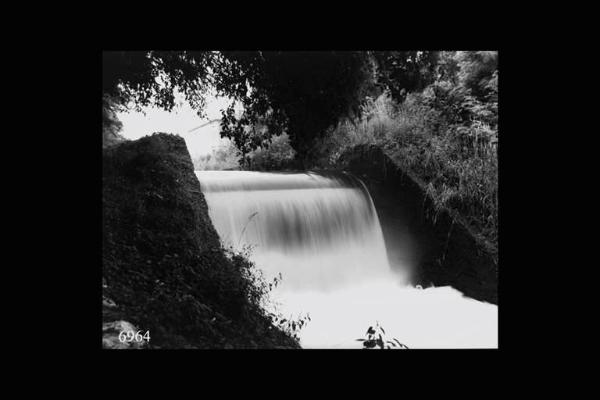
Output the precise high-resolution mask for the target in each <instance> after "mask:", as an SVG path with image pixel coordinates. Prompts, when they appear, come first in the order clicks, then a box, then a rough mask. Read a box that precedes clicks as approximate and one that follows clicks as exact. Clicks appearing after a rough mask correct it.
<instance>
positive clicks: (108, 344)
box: [102, 320, 148, 349]
mask: <svg viewBox="0 0 600 400" xmlns="http://www.w3.org/2000/svg"><path fill="white" fill-rule="evenodd" d="M128 331H132V332H133V333H135V332H137V331H138V329H137V328H136V327H135V326H134V325H133V324H131V323H130V322H127V321H123V320H121V321H113V322H106V323H104V324H102V348H103V349H143V348H145V347H146V346H147V345H148V343H147V342H146V340H142V341H141V342H136V341H135V340H134V341H131V342H121V341H120V340H119V333H121V332H128Z"/></svg>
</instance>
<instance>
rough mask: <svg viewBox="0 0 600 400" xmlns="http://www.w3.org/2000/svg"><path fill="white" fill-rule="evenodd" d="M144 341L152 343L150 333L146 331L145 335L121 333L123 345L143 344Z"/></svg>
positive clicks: (132, 332) (120, 337)
mask: <svg viewBox="0 0 600 400" xmlns="http://www.w3.org/2000/svg"><path fill="white" fill-rule="evenodd" d="M143 340H146V341H147V342H150V331H146V333H144V334H143V335H142V331H137V332H134V331H121V332H119V341H120V342H121V343H125V342H133V341H136V342H138V343H139V342H141V341H143Z"/></svg>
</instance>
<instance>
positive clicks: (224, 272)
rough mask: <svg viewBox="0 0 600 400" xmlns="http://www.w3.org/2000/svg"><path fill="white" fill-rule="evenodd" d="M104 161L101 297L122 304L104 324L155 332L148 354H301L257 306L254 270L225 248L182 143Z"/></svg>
mask: <svg viewBox="0 0 600 400" xmlns="http://www.w3.org/2000/svg"><path fill="white" fill-rule="evenodd" d="M103 152H104V154H103V178H102V180H103V193H102V203H103V231H102V232H103V233H102V244H103V279H104V281H105V288H104V289H103V291H104V295H105V296H106V297H107V298H110V299H112V300H113V301H114V302H115V303H116V305H117V307H116V308H115V311H113V315H106V314H105V315H104V320H105V321H104V322H107V321H106V320H107V319H108V318H119V319H126V320H127V321H129V322H131V323H133V324H134V325H135V326H136V327H137V328H138V329H140V330H143V331H144V332H145V331H146V330H149V331H150V335H151V342H150V346H149V347H150V348H157V347H159V348H181V347H192V348H230V347H233V348H264V347H288V348H295V347H298V344H297V342H296V341H295V340H294V339H292V338H291V337H290V336H289V335H288V334H287V333H284V332H283V331H281V330H279V329H277V328H275V327H274V326H273V325H272V323H271V320H270V318H269V317H268V316H267V315H266V314H265V313H264V312H263V311H262V309H261V308H260V307H259V306H258V303H259V298H260V294H261V293H262V292H261V289H260V288H258V287H257V286H256V285H255V282H253V280H252V278H251V276H252V275H251V268H252V266H251V265H250V264H249V263H248V262H247V261H246V260H245V259H244V258H243V257H241V256H233V257H231V256H228V255H227V254H226V253H225V252H224V251H223V249H222V248H221V244H220V242H219V238H218V235H217V233H216V231H215V230H214V228H213V226H212V223H211V221H210V219H209V216H208V210H207V205H206V202H205V200H204V196H203V195H202V193H201V191H200V184H199V182H198V180H197V178H196V176H195V174H194V169H193V165H192V161H191V159H190V156H189V153H188V151H187V148H186V145H185V142H184V141H183V139H182V138H181V137H179V136H175V135H168V134H163V133H161V134H154V135H152V136H149V137H144V138H142V139H139V140H137V141H133V142H125V143H122V144H119V145H116V146H114V147H110V148H107V149H105V150H103ZM117 310H118V311H117Z"/></svg>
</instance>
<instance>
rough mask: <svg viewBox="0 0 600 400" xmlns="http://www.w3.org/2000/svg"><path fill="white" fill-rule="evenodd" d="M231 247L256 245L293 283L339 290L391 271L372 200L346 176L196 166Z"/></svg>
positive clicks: (269, 269)
mask: <svg viewBox="0 0 600 400" xmlns="http://www.w3.org/2000/svg"><path fill="white" fill-rule="evenodd" d="M196 175H197V176H198V179H199V181H200V184H201V187H202V191H203V193H204V196H205V198H206V201H207V204H208V209H209V214H210V217H211V219H212V221H213V224H214V226H215V228H216V230H217V232H218V233H219V235H220V237H221V239H222V240H223V241H224V242H225V244H226V245H230V246H232V247H234V248H237V249H240V248H243V247H244V246H251V248H252V254H253V256H252V258H253V260H255V261H256V263H257V264H258V265H260V266H261V267H262V268H263V269H264V270H265V272H266V273H267V275H276V274H278V273H281V274H282V276H283V283H282V284H284V285H285V286H286V287H287V288H294V289H306V288H320V289H333V288H335V287H339V286H341V285H344V284H345V283H347V282H348V281H349V280H353V279H365V277H377V276H382V275H387V274H389V273H390V268H389V264H388V260H387V254H386V248H385V243H384V239H383V234H382V231H381V226H380V224H379V219H378V217H377V212H376V211H375V208H374V206H373V202H372V200H371V197H370V195H369V192H368V191H367V190H366V188H365V187H364V185H363V184H362V183H361V182H360V181H359V180H358V179H356V178H354V177H352V176H350V175H346V174H341V173H340V174H327V175H325V174H317V173H310V172H307V173H265V172H250V171H196Z"/></svg>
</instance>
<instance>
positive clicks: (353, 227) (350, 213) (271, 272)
mask: <svg viewBox="0 0 600 400" xmlns="http://www.w3.org/2000/svg"><path fill="white" fill-rule="evenodd" d="M196 175H197V177H198V180H199V182H200V186H201V189H202V192H203V194H204V196H205V198H206V202H207V205H208V211H209V215H210V218H211V220H212V222H213V225H214V226H215V229H216V230H217V232H218V234H219V236H220V238H221V240H222V242H223V243H224V244H225V245H226V246H231V247H233V248H234V249H236V250H240V249H243V248H245V247H247V246H250V247H251V253H250V254H251V256H250V257H251V259H252V261H254V262H255V263H256V265H257V267H258V268H260V269H261V270H262V272H263V273H264V274H265V276H266V278H267V279H271V278H273V277H275V276H278V275H279V274H281V276H282V281H281V283H280V285H279V286H278V287H277V288H276V289H275V290H274V292H273V293H272V295H273V296H274V298H275V299H276V300H277V302H278V303H279V304H280V305H281V307H282V308H281V309H280V311H282V312H283V313H284V315H285V316H286V317H287V316H289V315H294V316H297V315H299V314H305V313H309V314H310V315H311V322H310V323H309V324H308V325H307V327H306V328H304V329H303V330H302V331H301V333H300V335H301V344H302V346H303V347H317V348H331V347H343V348H349V347H350V348H352V347H360V342H357V341H356V339H357V338H359V337H361V335H362V334H364V331H365V330H366V328H367V327H368V326H369V325H370V324H373V323H375V321H376V320H377V321H379V322H381V323H382V324H383V326H384V327H385V328H386V330H387V331H389V332H390V333H392V335H391V336H390V337H392V336H393V337H397V338H398V339H400V340H401V341H402V342H403V343H406V344H407V345H408V346H409V347H412V348H418V347H424V348H448V347H449V348H457V347H458V348H460V347H467V348H472V347H497V340H498V339H497V307H496V306H494V305H490V304H487V303H482V302H478V301H475V300H472V299H468V298H465V297H463V296H462V294H461V293H460V292H458V291H457V290H454V289H452V288H450V287H442V288H426V289H423V290H419V289H415V288H413V287H411V286H410V285H408V282H406V280H407V279H406V276H408V267H406V268H403V267H402V266H401V268H400V269H401V270H402V269H404V270H406V272H407V274H406V275H403V274H402V273H400V274H399V273H398V272H397V271H396V272H392V271H391V269H390V265H389V262H388V258H387V252H386V244H385V242H384V237H383V233H382V230H381V225H380V222H379V218H378V216H377V211H376V210H375V207H374V205H373V201H372V200H371V197H370V195H369V192H368V190H367V189H366V187H365V186H364V184H363V183H362V182H361V181H360V180H358V179H357V178H355V177H353V176H351V175H348V174H344V173H314V172H305V173H284V172H280V173H267V172H252V171H196Z"/></svg>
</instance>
